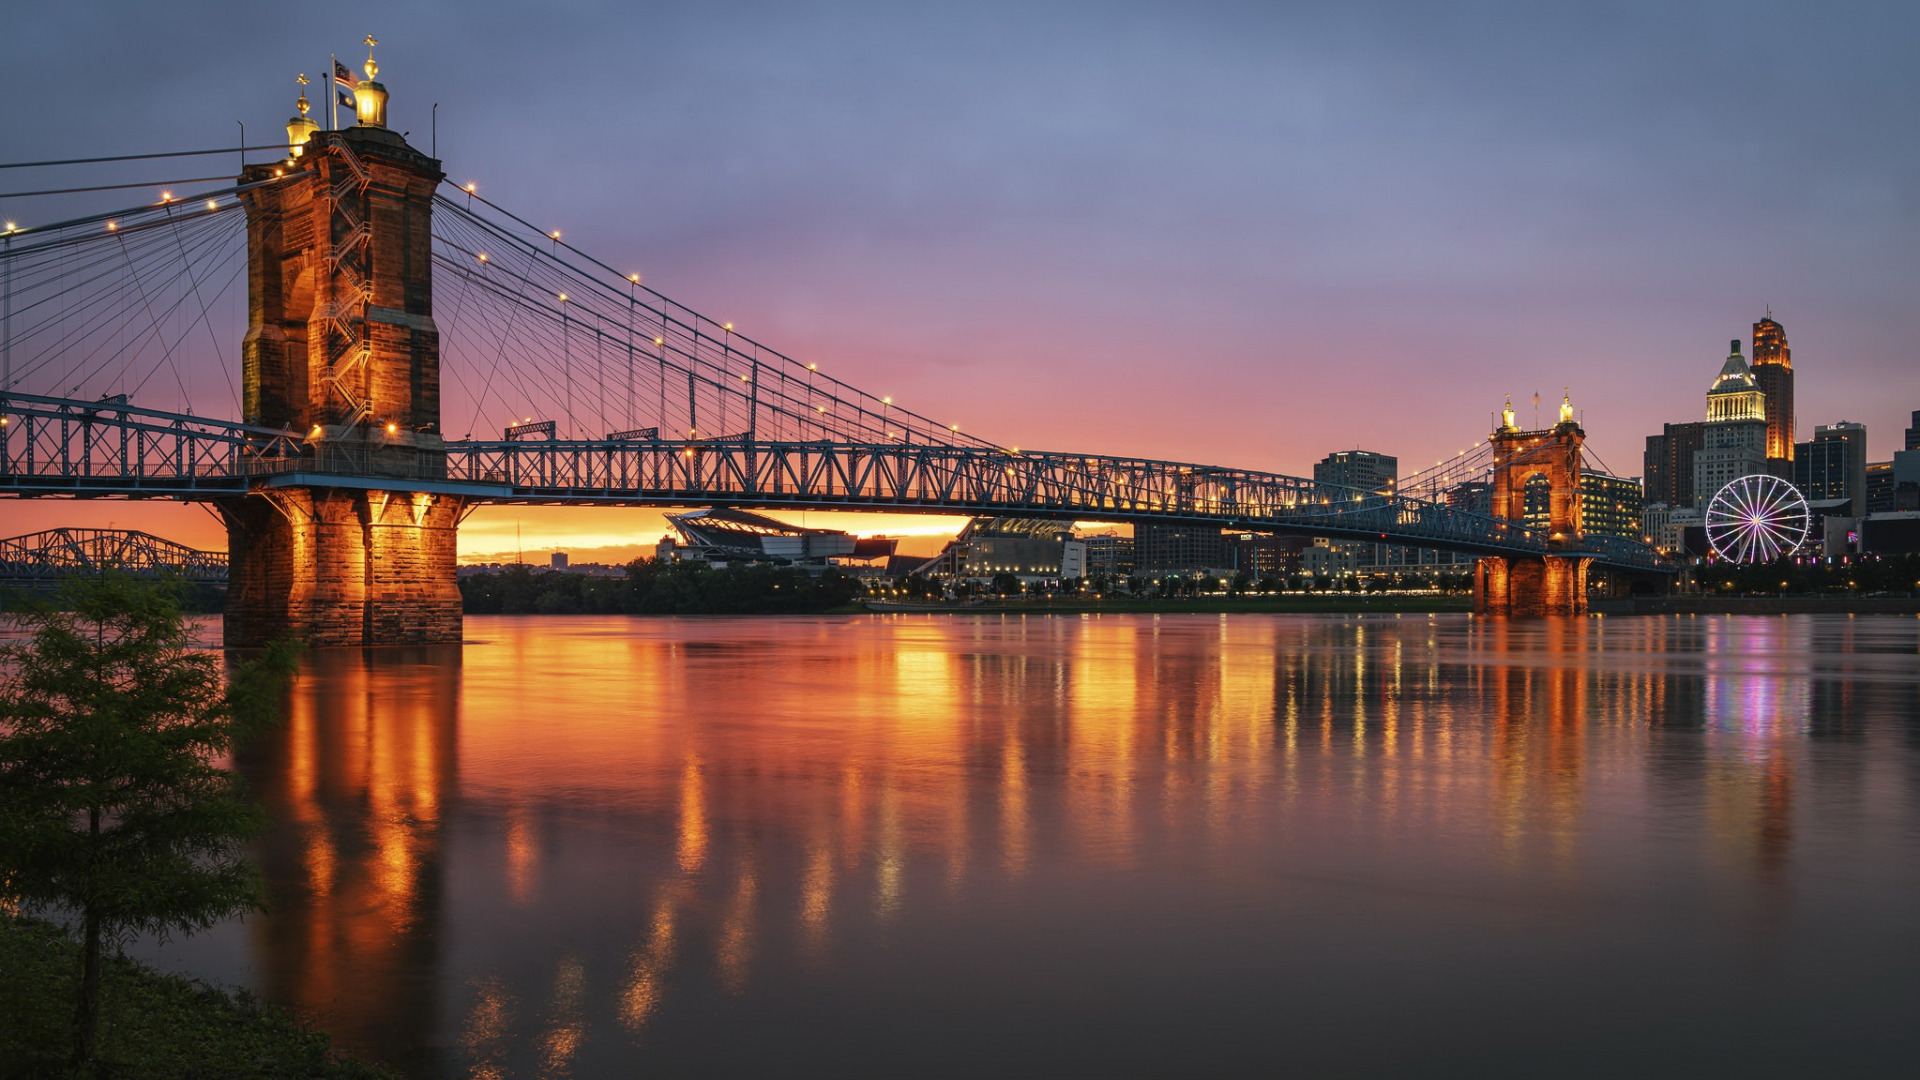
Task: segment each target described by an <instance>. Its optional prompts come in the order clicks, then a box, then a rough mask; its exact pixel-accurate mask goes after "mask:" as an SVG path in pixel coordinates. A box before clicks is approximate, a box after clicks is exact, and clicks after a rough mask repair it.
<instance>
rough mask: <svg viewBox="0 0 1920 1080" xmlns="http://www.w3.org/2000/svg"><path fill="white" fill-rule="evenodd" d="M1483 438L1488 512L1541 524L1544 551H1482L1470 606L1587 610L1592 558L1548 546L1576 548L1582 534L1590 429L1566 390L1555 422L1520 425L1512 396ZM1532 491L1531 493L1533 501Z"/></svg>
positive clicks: (1537, 611)
mask: <svg viewBox="0 0 1920 1080" xmlns="http://www.w3.org/2000/svg"><path fill="white" fill-rule="evenodd" d="M1488 439H1489V441H1490V442H1492V444H1493V492H1492V495H1493V516H1494V517H1496V518H1499V519H1500V520H1502V521H1510V522H1513V523H1515V524H1516V525H1524V526H1526V527H1529V528H1533V529H1536V530H1539V531H1543V532H1545V533H1546V534H1547V548H1548V552H1549V554H1545V555H1524V556H1515V555H1489V556H1485V557H1483V558H1481V559H1480V560H1479V561H1478V562H1477V563H1476V564H1475V566H1474V574H1473V610H1474V611H1476V612H1479V613H1481V614H1485V615H1580V614H1584V613H1585V612H1586V610H1587V567H1588V564H1590V563H1591V562H1592V561H1593V560H1592V559H1591V558H1588V557H1582V556H1577V555H1555V554H1551V552H1553V551H1556V550H1566V551H1578V550H1580V548H1581V541H1582V539H1583V534H1582V532H1581V528H1580V451H1581V447H1582V445H1583V444H1585V442H1586V439H1587V433H1586V432H1585V431H1583V430H1581V428H1580V425H1579V424H1578V423H1576V422H1575V421H1574V419H1573V401H1572V399H1571V397H1563V398H1562V399H1561V401H1560V420H1559V422H1558V423H1556V424H1554V425H1553V426H1552V427H1550V428H1546V429H1544V430H1541V431H1522V430H1520V427H1519V425H1518V424H1516V423H1514V418H1513V403H1512V402H1511V401H1509V402H1508V403H1507V406H1506V408H1505V409H1503V410H1502V411H1501V424H1500V429H1499V430H1498V431H1495V432H1494V433H1493V434H1492V435H1490V436H1488ZM1542 489H1544V491H1543V490H1542ZM1529 495H1532V496H1533V499H1534V505H1532V506H1531V507H1530V506H1529V505H1528V499H1529ZM1543 495H1544V498H1543V497H1542V496H1543ZM1543 503H1544V505H1542V504H1543Z"/></svg>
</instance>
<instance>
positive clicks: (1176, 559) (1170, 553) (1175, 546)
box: [1133, 524, 1231, 577]
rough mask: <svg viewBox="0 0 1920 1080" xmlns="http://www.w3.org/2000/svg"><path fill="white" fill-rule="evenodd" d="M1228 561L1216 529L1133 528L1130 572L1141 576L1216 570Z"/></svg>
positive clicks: (1199, 526) (1224, 546)
mask: <svg viewBox="0 0 1920 1080" xmlns="http://www.w3.org/2000/svg"><path fill="white" fill-rule="evenodd" d="M1230 558H1231V556H1230V555H1229V554H1228V552H1227V541H1226V537H1225V536H1224V535H1223V534H1222V533H1221V532H1220V529H1219V528H1218V527H1217V526H1210V525H1153V524H1142V525H1136V526H1134V528H1133V560H1134V573H1136V574H1139V575H1140V576H1142V577H1159V576H1164V575H1166V574H1181V573H1186V572H1188V571H1192V570H1218V569H1220V568H1222V567H1225V566H1227V565H1228V561H1229V559H1230Z"/></svg>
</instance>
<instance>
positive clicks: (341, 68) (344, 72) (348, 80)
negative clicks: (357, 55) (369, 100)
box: [333, 60, 360, 90]
mask: <svg viewBox="0 0 1920 1080" xmlns="http://www.w3.org/2000/svg"><path fill="white" fill-rule="evenodd" d="M333 81H334V82H337V83H339V84H340V85H341V86H344V87H346V88H348V89H349V90H351V89H352V88H353V87H355V86H357V85H359V83H360V80H359V79H357V78H355V77H354V74H353V69H352V68H350V67H348V66H347V65H345V64H343V63H341V62H340V61H338V60H335V61H334V62H333Z"/></svg>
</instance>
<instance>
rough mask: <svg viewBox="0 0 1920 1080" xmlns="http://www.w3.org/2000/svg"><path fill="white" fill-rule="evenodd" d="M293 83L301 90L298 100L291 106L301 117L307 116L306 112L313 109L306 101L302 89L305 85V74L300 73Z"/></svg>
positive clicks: (305, 93) (311, 104) (305, 92)
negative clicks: (297, 84) (298, 111)
mask: <svg viewBox="0 0 1920 1080" xmlns="http://www.w3.org/2000/svg"><path fill="white" fill-rule="evenodd" d="M294 81H295V82H297V83H299V84H300V85H301V87H302V89H301V91H300V100H299V101H296V102H294V103H293V105H294V107H295V108H297V109H299V110H300V115H301V116H305V115H307V110H308V109H311V108H313V103H312V102H310V101H308V100H307V91H306V90H305V89H304V88H305V87H306V85H307V76H306V73H305V72H302V73H300V75H299V76H297V77H296V78H295V79H294Z"/></svg>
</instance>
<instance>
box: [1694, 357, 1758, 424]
mask: <svg viewBox="0 0 1920 1080" xmlns="http://www.w3.org/2000/svg"><path fill="white" fill-rule="evenodd" d="M1732 344H1733V349H1732V352H1730V353H1729V354H1728V355H1727V362H1726V363H1724V364H1722V365H1720V374H1719V375H1718V376H1716V377H1715V378H1714V380H1713V385H1712V386H1711V387H1709V388H1708V390H1707V421H1708V422H1709V423H1714V422H1724V421H1730V420H1760V421H1765V420H1766V418H1767V395H1765V394H1764V393H1761V391H1760V386H1759V384H1758V383H1756V382H1754V381H1753V372H1752V371H1751V370H1749V369H1748V368H1747V360H1746V358H1745V357H1743V356H1741V355H1740V339H1738V338H1735V339H1734V340H1733V343H1732Z"/></svg>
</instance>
